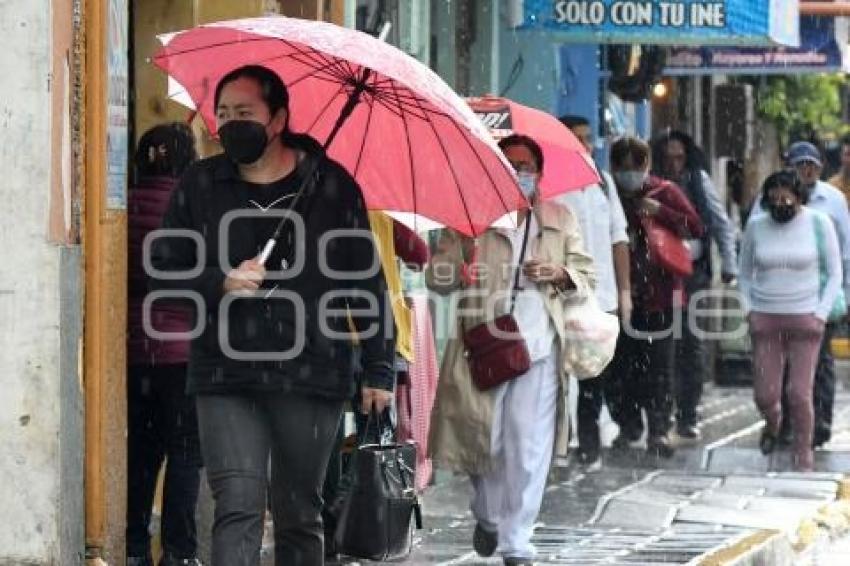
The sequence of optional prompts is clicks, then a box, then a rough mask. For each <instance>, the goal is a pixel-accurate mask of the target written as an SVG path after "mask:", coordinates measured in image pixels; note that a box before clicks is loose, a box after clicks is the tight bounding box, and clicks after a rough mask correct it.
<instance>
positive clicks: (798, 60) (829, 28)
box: [664, 16, 850, 76]
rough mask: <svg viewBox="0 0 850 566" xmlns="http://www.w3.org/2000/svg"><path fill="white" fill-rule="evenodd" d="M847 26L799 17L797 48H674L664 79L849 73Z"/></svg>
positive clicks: (814, 18)
mask: <svg viewBox="0 0 850 566" xmlns="http://www.w3.org/2000/svg"><path fill="white" fill-rule="evenodd" d="M847 35H848V34H847V26H846V25H841V26H839V27H838V28H837V29H836V25H835V20H834V19H833V18H818V17H815V16H803V17H801V18H800V47H774V48H758V47H674V48H672V49H671V50H670V54H669V56H668V57H667V66H666V67H665V69H664V74H665V75H668V76H683V75H710V74H714V73H723V74H726V75H733V74H737V75H780V74H789V73H831V72H845V71H850V68H848V63H850V57H848V53H847V52H848V47H847Z"/></svg>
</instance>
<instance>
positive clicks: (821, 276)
mask: <svg viewBox="0 0 850 566" xmlns="http://www.w3.org/2000/svg"><path fill="white" fill-rule="evenodd" d="M812 221H813V222H814V225H815V245H816V246H817V250H818V287H819V291H818V293H819V294H823V288H824V287H825V286H826V280H827V279H828V278H829V274H828V273H826V250H825V249H824V248H825V242H824V233H823V224H821V221H820V218H818V216H817V215H816V214H813V215H812Z"/></svg>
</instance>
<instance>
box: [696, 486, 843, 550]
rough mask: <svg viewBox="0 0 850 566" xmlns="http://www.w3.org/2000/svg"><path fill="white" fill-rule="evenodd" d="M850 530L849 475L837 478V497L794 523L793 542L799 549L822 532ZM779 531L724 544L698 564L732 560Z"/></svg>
mask: <svg viewBox="0 0 850 566" xmlns="http://www.w3.org/2000/svg"><path fill="white" fill-rule="evenodd" d="M848 530H850V477H845V478H844V479H842V480H840V481H839V482H838V492H837V494H836V500H835V501H833V502H832V503H829V504H827V505H824V506H823V507H821V508H820V509H818V512H817V513H816V514H815V515H814V516H813V517H808V518H806V519H803V520H802V521H801V522H800V525H799V526H798V527H797V532H796V541H794V544H793V545H792V546H793V548H794V550H795V551H796V552H797V553H799V552H802V551H803V550H805V549H806V548H807V547H808V546H809V545H810V544H812V543H813V542H815V541H816V540H817V539H818V537H819V536H820V535H821V534H823V533H826V534H830V533H832V534H834V533H845V532H847V531H848ZM775 536H782V532H781V531H778V530H774V529H765V530H761V531H757V532H755V533H753V534H751V535H749V536H747V537H744V538H743V539H741V540H739V541H738V542H736V543H735V544H733V545H730V546H726V547H723V548H721V549H719V550H716V551H714V552H712V553H711V554H709V555H708V556H706V557H704V558H702V559H701V560H700V562H699V565H700V566H726V565H728V564H732V563H734V562H735V561H736V560H738V559H739V558H741V557H742V556H743V555H744V554H746V553H747V552H749V551H751V550H753V549H754V548H756V547H758V546H761V545H763V544H764V543H766V542H767V541H768V540H770V539H771V538H773V537H775Z"/></svg>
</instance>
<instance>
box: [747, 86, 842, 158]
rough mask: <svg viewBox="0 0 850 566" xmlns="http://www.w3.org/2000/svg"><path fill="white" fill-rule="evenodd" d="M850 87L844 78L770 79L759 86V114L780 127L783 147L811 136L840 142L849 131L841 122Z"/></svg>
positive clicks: (757, 87)
mask: <svg viewBox="0 0 850 566" xmlns="http://www.w3.org/2000/svg"><path fill="white" fill-rule="evenodd" d="M847 84H848V83H847V79H846V78H845V76H844V75H840V74H830V75H826V74H821V75H780V76H773V77H767V78H765V79H763V80H762V81H760V82H759V83H757V85H756V89H757V93H758V94H757V100H758V103H757V107H758V111H759V114H760V115H761V116H762V118H764V119H766V120H769V121H771V122H773V123H774V124H775V125H776V127H777V129H778V130H779V134H780V136H781V137H782V142H783V144H784V143H787V142H788V141H789V139H791V138H794V137H806V134H808V133H810V132H814V133H815V134H816V135H817V137H819V138H820V139H836V138H838V137H840V136H841V135H842V134H844V133H846V132H847V131H848V129H849V128H848V126H847V125H845V124H844V122H843V121H842V120H841V103H842V92H843V89H844V87H845V86H846V85H847Z"/></svg>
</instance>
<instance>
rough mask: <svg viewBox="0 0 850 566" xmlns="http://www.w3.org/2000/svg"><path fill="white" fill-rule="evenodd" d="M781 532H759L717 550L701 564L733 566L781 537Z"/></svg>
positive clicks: (707, 565)
mask: <svg viewBox="0 0 850 566" xmlns="http://www.w3.org/2000/svg"><path fill="white" fill-rule="evenodd" d="M780 534H781V532H780V531H777V530H775V529H765V530H762V531H757V532H755V533H753V534H751V535H749V536H746V537H744V538H742V539H741V540H739V541H738V542H736V543H735V544H733V545H730V546H725V547H723V548H721V549H719V550H715V551H714V552H712V553H711V554H709V555H708V556H706V557H704V558H702V559H701V560H700V562H699V564H700V566H725V565H726V564H731V563H732V562H734V561H735V560H737V559H738V558H740V557H741V556H743V555H744V554H745V553H747V552H749V551H750V550H752V549H754V548H755V547H757V546H761V545H762V544H764V543H766V542H767V541H769V540H770V539H772V538H773V537H775V536H779V535H780Z"/></svg>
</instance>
